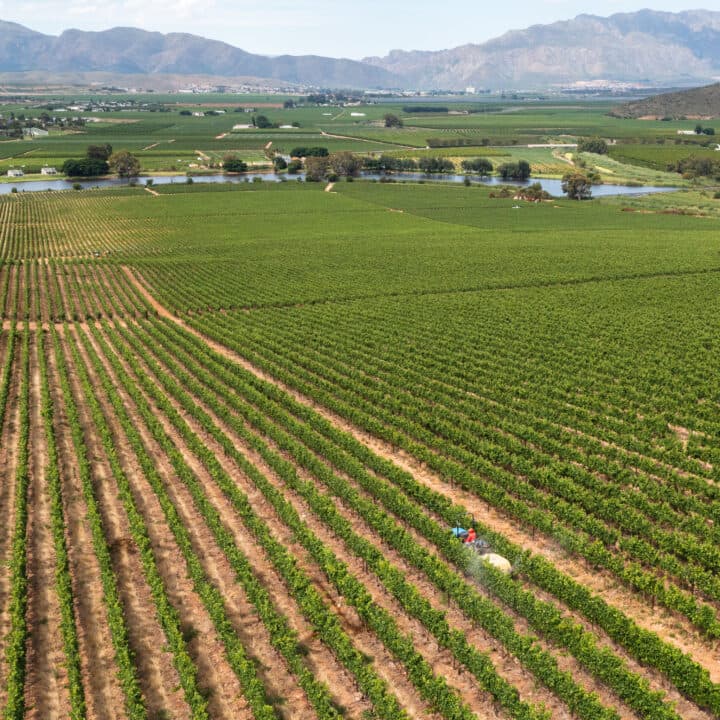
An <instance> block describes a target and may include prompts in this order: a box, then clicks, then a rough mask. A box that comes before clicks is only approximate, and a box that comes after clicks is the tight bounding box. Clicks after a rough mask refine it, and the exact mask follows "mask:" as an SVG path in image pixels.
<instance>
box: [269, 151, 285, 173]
mask: <svg viewBox="0 0 720 720" xmlns="http://www.w3.org/2000/svg"><path fill="white" fill-rule="evenodd" d="M287 166H288V164H287V161H286V160H285V158H284V157H281V156H280V155H276V156H275V157H274V158H273V167H274V168H275V172H277V171H278V170H287Z"/></svg>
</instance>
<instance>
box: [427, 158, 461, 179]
mask: <svg viewBox="0 0 720 720" xmlns="http://www.w3.org/2000/svg"><path fill="white" fill-rule="evenodd" d="M418 168H419V169H420V170H422V171H423V172H424V173H425V174H427V175H431V174H433V173H451V172H454V171H455V165H454V163H453V161H452V160H448V159H447V158H442V157H424V158H420V160H419V161H418Z"/></svg>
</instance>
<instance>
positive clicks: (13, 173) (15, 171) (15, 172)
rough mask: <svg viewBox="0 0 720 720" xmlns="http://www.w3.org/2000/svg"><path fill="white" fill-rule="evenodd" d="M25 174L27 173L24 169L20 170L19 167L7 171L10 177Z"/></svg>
mask: <svg viewBox="0 0 720 720" xmlns="http://www.w3.org/2000/svg"><path fill="white" fill-rule="evenodd" d="M23 175H25V173H24V172H23V171H22V170H18V169H17V168H11V169H10V170H8V171H7V176H8V177H22V176H23Z"/></svg>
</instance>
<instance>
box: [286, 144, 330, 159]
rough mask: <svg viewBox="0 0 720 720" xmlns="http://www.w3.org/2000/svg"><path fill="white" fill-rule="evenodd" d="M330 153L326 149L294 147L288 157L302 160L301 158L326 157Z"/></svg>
mask: <svg viewBox="0 0 720 720" xmlns="http://www.w3.org/2000/svg"><path fill="white" fill-rule="evenodd" d="M329 154H330V151H329V150H328V149H327V148H326V147H304V146H302V145H300V146H299V147H294V148H293V149H292V150H291V151H290V157H296V158H303V157H327V156H328V155H329Z"/></svg>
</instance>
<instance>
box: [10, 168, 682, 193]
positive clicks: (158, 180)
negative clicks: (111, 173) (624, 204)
mask: <svg viewBox="0 0 720 720" xmlns="http://www.w3.org/2000/svg"><path fill="white" fill-rule="evenodd" d="M302 177H303V175H302V174H301V175H296V176H293V175H277V174H275V173H246V174H245V175H222V174H218V175H195V176H193V178H192V179H193V182H196V183H235V184H237V183H245V182H252V180H253V179H254V178H261V179H262V180H264V181H266V182H282V181H287V182H295V181H296V179H297V178H302ZM362 177H363V178H365V179H367V180H379V179H380V178H381V177H382V176H381V175H374V174H370V173H367V174H363V175H362ZM388 177H391V178H393V179H394V180H396V181H397V182H402V181H407V182H421V181H425V182H441V183H462V182H464V181H465V175H424V174H423V173H395V174H393V175H390V176H388ZM470 177H471V180H472V183H473V184H474V185H475V184H477V185H488V186H490V185H515V186H517V187H527V186H529V185H531V184H532V183H535V182H539V183H540V184H541V185H542V187H543V190H546V191H547V192H549V193H550V194H551V195H555V196H557V197H561V196H562V194H563V192H562V187H561V182H560V180H549V179H546V178H532V179H530V180H528V181H527V182H520V181H512V180H501V179H500V178H498V177H489V178H480V177H477V176H470ZM147 180H152V181H153V184H154V185H169V184H173V183H177V184H184V183H186V182H187V177H186V176H184V175H174V176H168V175H157V176H153V175H150V176H148V177H141V178H139V179H138V184H140V185H143V184H144V183H145V182H146V181H147ZM76 183H77V184H78V185H80V186H81V187H83V188H106V187H123V186H125V185H128V181H127V180H121V179H119V178H108V179H102V180H81V181H69V180H28V181H27V182H18V183H16V184H13V183H0V195H6V194H8V193H11V192H12V191H13V188H17V190H18V192H42V191H48V190H72V188H73V185H75V184H76ZM674 190H677V188H674V187H657V186H653V185H643V186H642V187H637V186H630V185H594V186H593V189H592V193H593V197H608V196H613V195H649V194H651V193H661V192H672V191H674Z"/></svg>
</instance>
